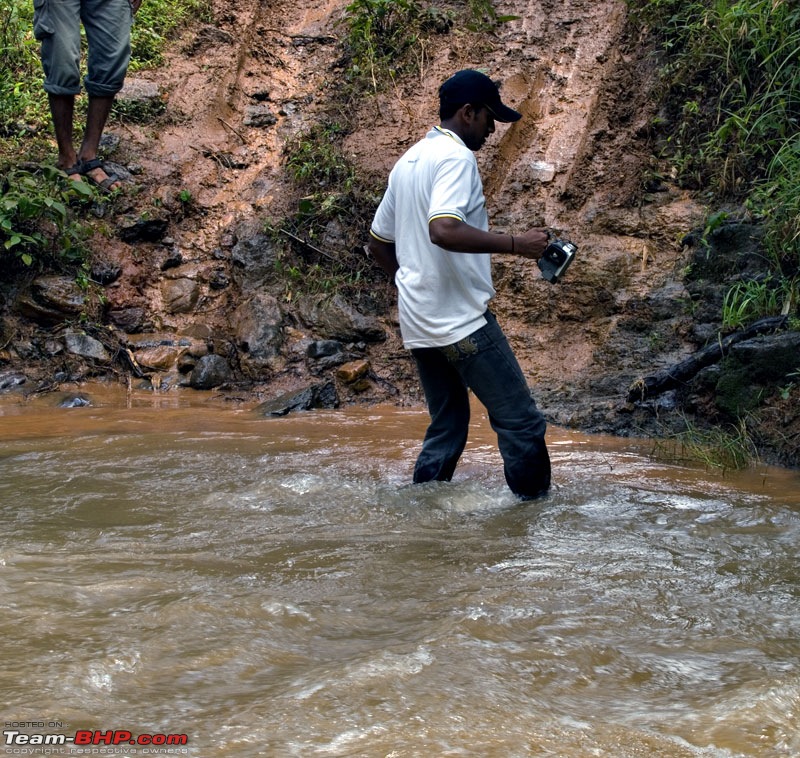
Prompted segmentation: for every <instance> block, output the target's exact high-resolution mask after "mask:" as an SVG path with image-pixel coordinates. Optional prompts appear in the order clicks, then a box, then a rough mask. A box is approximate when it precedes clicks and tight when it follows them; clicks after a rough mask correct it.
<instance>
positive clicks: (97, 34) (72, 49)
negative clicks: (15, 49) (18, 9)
mask: <svg viewBox="0 0 800 758" xmlns="http://www.w3.org/2000/svg"><path fill="white" fill-rule="evenodd" d="M33 8H34V13H33V33H34V36H35V37H36V39H38V40H40V41H41V43H42V67H43V68H44V74H45V79H44V88H45V91H46V92H48V93H50V94H52V95H77V94H78V93H79V92H80V91H81V80H80V66H81V24H83V28H84V30H85V32H86V39H87V41H88V47H89V53H88V56H87V65H86V68H87V72H86V76H85V78H84V80H83V84H84V87H85V88H86V91H87V92H88V93H89V94H90V95H96V96H98V97H111V96H113V95H116V94H117V92H119V91H120V90H121V89H122V85H123V83H124V81H125V74H126V72H127V70H128V63H129V62H130V55H131V44H130V39H131V23H132V21H133V10H132V9H131V5H130V2H129V0H34V2H33Z"/></svg>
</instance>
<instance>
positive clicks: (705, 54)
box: [628, 0, 800, 327]
mask: <svg viewBox="0 0 800 758" xmlns="http://www.w3.org/2000/svg"><path fill="white" fill-rule="evenodd" d="M628 4H629V6H630V7H631V13H632V15H633V17H634V18H635V19H636V20H638V21H641V22H642V23H644V24H646V25H648V26H649V28H650V32H651V35H652V36H653V37H654V38H655V39H656V40H657V41H658V43H659V44H660V48H661V55H662V62H663V67H662V69H661V74H662V83H663V87H664V92H663V93H662V97H661V99H662V100H664V102H665V104H666V105H665V108H664V110H663V112H664V113H666V117H665V118H663V119H661V120H660V123H659V124H657V125H655V126H656V127H657V129H658V130H660V131H661V133H662V134H663V135H664V139H663V142H662V145H663V150H664V156H665V157H666V158H668V159H669V160H670V162H671V163H672V165H673V167H674V168H675V170H676V171H677V175H678V178H679V181H681V182H682V183H683V184H684V185H685V186H688V187H694V188H702V189H710V190H711V191H712V193H713V196H715V197H716V198H733V199H736V200H743V199H744V200H746V201H747V203H748V205H749V206H750V207H751V209H752V210H753V211H754V212H755V214H756V215H757V216H759V217H761V218H762V219H763V221H764V227H765V243H764V244H765V247H766V254H767V256H768V258H769V260H770V264H771V267H772V270H773V273H774V279H773V280H772V281H770V283H769V285H767V284H766V283H765V282H763V281H762V282H759V283H739V284H737V285H736V286H735V287H734V288H733V289H732V290H731V291H730V292H729V293H728V294H727V296H726V298H725V306H724V312H723V318H724V320H725V324H726V326H728V327H734V326H737V325H738V326H741V325H744V324H746V323H748V322H750V321H752V320H755V319H757V318H759V317H761V316H766V315H771V314H774V313H775V312H776V309H777V312H778V313H786V314H788V315H790V316H792V315H793V314H798V313H800V310H798V308H799V307H800V182H798V180H797V177H798V176H800V137H798V136H797V135H798V133H800V62H799V61H800V4H798V3H797V2H796V1H795V0H690V1H689V2H685V1H684V0H628ZM721 221H724V218H723V217H722V215H719V216H718V217H717V218H716V219H715V218H714V217H712V218H711V219H710V221H709V228H707V229H706V233H707V234H708V233H710V232H712V231H713V224H714V223H719V222H721Z"/></svg>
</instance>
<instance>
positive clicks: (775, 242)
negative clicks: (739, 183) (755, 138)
mask: <svg viewBox="0 0 800 758" xmlns="http://www.w3.org/2000/svg"><path fill="white" fill-rule="evenodd" d="M799 65H800V64H799ZM798 177H800V136H796V137H794V138H793V139H791V140H788V141H787V142H786V144H785V145H784V146H783V148H782V149H781V150H780V151H779V152H778V153H777V155H776V156H775V157H774V158H773V159H772V161H771V162H770V165H769V167H768V169H767V176H766V179H764V180H763V181H761V182H759V183H758V184H757V185H756V188H755V191H754V193H753V195H752V198H751V202H752V205H753V207H754V209H755V210H756V212H758V213H760V214H761V216H762V217H763V219H764V226H765V229H766V235H765V239H764V244H765V246H766V249H767V253H768V255H769V256H770V259H771V260H772V262H773V266H774V267H775V269H776V270H777V271H778V272H780V274H781V275H782V276H784V277H786V278H787V279H795V280H797V279H798V278H800V181H798ZM795 293H796V294H797V291H796V290H795ZM796 302H797V301H796Z"/></svg>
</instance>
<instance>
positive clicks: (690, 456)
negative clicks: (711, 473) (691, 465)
mask: <svg viewBox="0 0 800 758" xmlns="http://www.w3.org/2000/svg"><path fill="white" fill-rule="evenodd" d="M684 424H685V427H686V428H685V429H684V431H682V432H679V433H677V434H673V435H671V436H669V437H667V438H666V439H663V440H657V441H656V442H655V449H654V456H655V457H656V458H658V459H660V460H668V461H672V462H682V461H691V462H695V463H701V464H703V465H704V466H707V467H709V468H716V469H722V470H723V471H727V470H731V469H734V470H735V469H743V468H746V467H747V466H750V465H753V464H755V463H757V462H758V452H757V447H756V444H755V442H754V441H753V438H752V436H751V434H750V431H749V430H748V428H747V421H746V419H739V420H738V421H737V422H736V423H735V424H730V425H728V426H725V427H722V426H716V427H713V428H711V429H701V428H699V427H697V426H696V425H694V424H692V423H691V422H689V421H688V420H687V419H684Z"/></svg>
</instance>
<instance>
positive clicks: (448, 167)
mask: <svg viewBox="0 0 800 758" xmlns="http://www.w3.org/2000/svg"><path fill="white" fill-rule="evenodd" d="M470 157H471V156H470ZM476 170H477V167H476V165H475V162H474V160H469V159H467V158H463V157H460V156H457V157H450V158H447V159H446V160H443V161H442V162H441V163H439V164H438V165H437V166H436V170H435V173H434V177H433V188H432V191H431V200H430V205H429V207H428V222H430V221H432V220H433V219H435V218H446V217H450V218H457V219H459V220H461V221H466V220H467V215H468V212H469V205H470V199H471V196H472V193H471V188H472V184H473V181H474V174H475V172H476Z"/></svg>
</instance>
